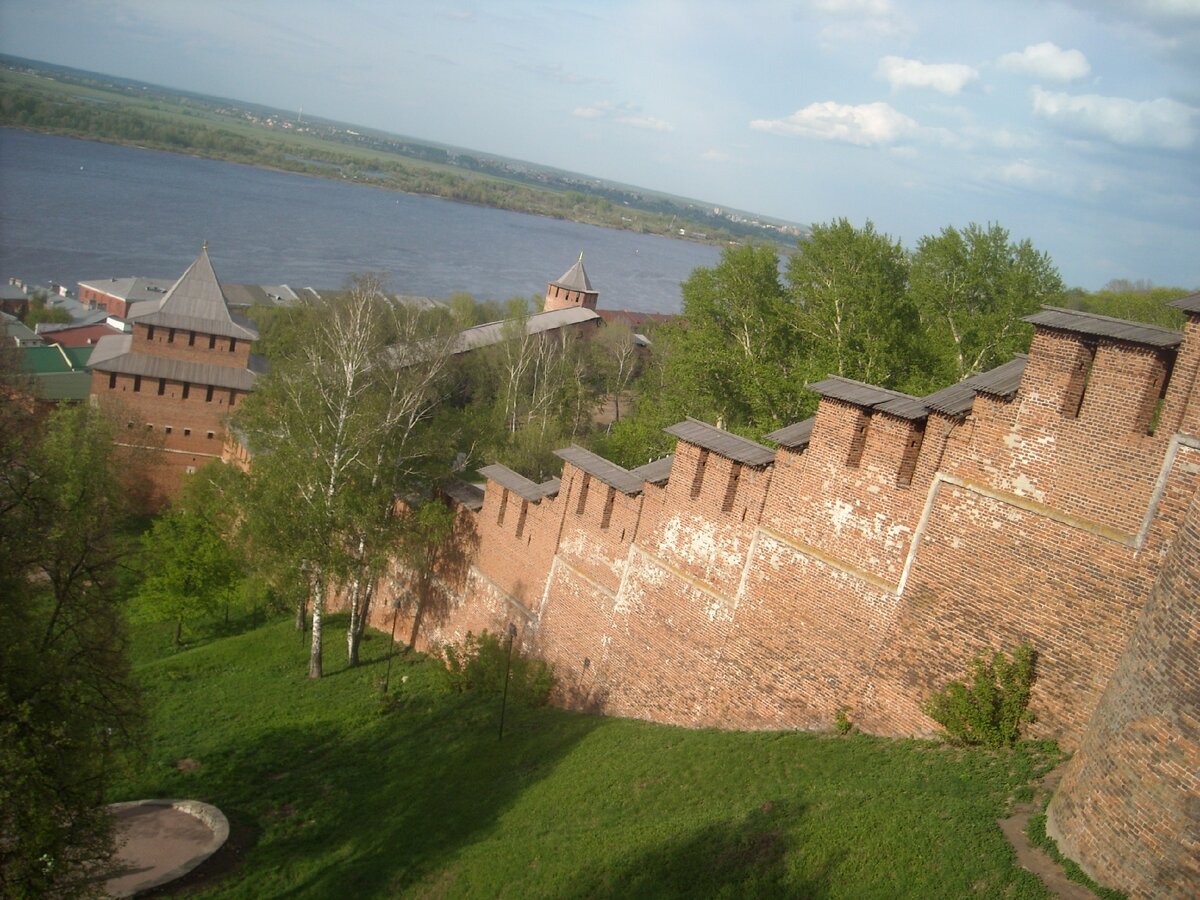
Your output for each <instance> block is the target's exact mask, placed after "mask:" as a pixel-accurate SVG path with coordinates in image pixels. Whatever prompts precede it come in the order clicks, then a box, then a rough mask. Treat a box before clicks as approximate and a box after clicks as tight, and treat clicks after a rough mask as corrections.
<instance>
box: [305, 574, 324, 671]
mask: <svg viewBox="0 0 1200 900" xmlns="http://www.w3.org/2000/svg"><path fill="white" fill-rule="evenodd" d="M314 586H315V588H316V591H315V593H314V594H313V599H312V649H311V651H310V652H309V655H308V677H309V678H320V677H321V674H322V672H321V613H322V611H323V610H324V607H325V582H324V579H323V578H320V577H318V578H317V579H316V582H315V585H314Z"/></svg>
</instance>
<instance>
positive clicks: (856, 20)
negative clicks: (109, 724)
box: [808, 0, 911, 45]
mask: <svg viewBox="0 0 1200 900" xmlns="http://www.w3.org/2000/svg"><path fill="white" fill-rule="evenodd" d="M808 8H809V9H810V10H812V11H813V12H814V13H817V14H819V15H822V16H824V17H825V18H826V19H827V20H830V21H829V23H828V24H826V25H824V26H823V27H822V28H821V30H820V35H821V38H822V40H823V41H824V42H826V43H829V44H838V45H841V44H846V43H855V44H859V43H861V42H862V41H863V40H864V39H871V38H886V37H895V36H896V35H900V34H903V33H905V32H907V31H909V30H910V29H911V23H909V22H908V20H907V19H906V17H905V16H903V15H902V14H901V13H900V12H899V10H897V9H896V7H895V5H894V4H893V3H892V2H891V0H809V2H808Z"/></svg>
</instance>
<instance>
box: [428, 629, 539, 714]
mask: <svg viewBox="0 0 1200 900" xmlns="http://www.w3.org/2000/svg"><path fill="white" fill-rule="evenodd" d="M511 649H512V654H511V655H512V669H511V674H510V676H509V681H508V698H509V701H510V702H514V703H518V704H522V705H525V706H542V705H544V704H545V703H546V702H547V701H548V700H549V699H550V691H551V690H552V689H553V687H554V671H553V669H552V668H551V666H550V665H549V664H548V663H546V662H544V661H542V660H540V659H535V658H533V657H529V656H525V655H524V654H523V653H522V652H521V650H520V648H519V647H515V646H514V647H512V648H511ZM441 652H442V656H443V657H444V659H445V662H446V678H447V684H448V685H449V686H450V688H451V689H452V690H455V691H459V692H472V693H479V694H496V695H499V694H500V693H501V692H502V691H503V690H504V674H505V672H506V671H507V670H508V667H509V640H508V638H507V637H505V638H503V639H502V638H500V637H499V636H498V635H495V634H492V633H491V632H490V631H484V632H482V633H481V634H480V635H479V636H478V637H477V636H476V635H474V634H473V633H471V632H469V631H468V632H467V636H466V637H465V638H463V640H462V641H461V642H460V643H458V644H446V645H445V646H443V647H442V650H441Z"/></svg>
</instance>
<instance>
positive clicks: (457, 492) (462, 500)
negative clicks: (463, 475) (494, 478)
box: [442, 479, 483, 512]
mask: <svg viewBox="0 0 1200 900" xmlns="http://www.w3.org/2000/svg"><path fill="white" fill-rule="evenodd" d="M442 491H443V492H445V494H446V496H447V497H449V498H450V499H451V500H453V501H454V502H455V503H458V504H459V505H460V506H465V507H466V508H467V509H469V510H471V511H472V512H478V511H479V510H481V509H483V488H481V487H480V486H479V485H477V484H468V483H467V482H465V481H459V480H458V479H455V480H454V481H451V482H450V483H449V484H447V485H445V486H444V487H443V488H442Z"/></svg>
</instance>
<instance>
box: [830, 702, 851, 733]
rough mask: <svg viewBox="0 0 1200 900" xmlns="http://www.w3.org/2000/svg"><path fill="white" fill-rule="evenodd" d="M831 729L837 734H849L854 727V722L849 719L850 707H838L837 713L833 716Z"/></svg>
mask: <svg viewBox="0 0 1200 900" xmlns="http://www.w3.org/2000/svg"><path fill="white" fill-rule="evenodd" d="M833 727H834V728H836V729H837V733H838V734H849V733H850V730H851V729H852V728H853V727H854V722H853V720H852V719H851V718H850V707H848V706H839V707H838V708H837V712H835V713H834V714H833Z"/></svg>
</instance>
